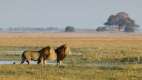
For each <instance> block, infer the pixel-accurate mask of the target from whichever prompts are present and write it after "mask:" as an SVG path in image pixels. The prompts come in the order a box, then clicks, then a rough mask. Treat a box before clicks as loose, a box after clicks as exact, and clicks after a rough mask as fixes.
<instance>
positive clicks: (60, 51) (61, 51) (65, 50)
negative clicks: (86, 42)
mask: <svg viewBox="0 0 142 80" xmlns="http://www.w3.org/2000/svg"><path fill="white" fill-rule="evenodd" d="M55 52H56V54H57V64H58V65H61V64H62V63H63V60H64V58H65V57H66V56H67V55H68V54H70V48H69V47H68V46H67V45H66V44H63V45H61V46H59V47H57V48H56V49H55Z"/></svg>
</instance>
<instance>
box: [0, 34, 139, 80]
mask: <svg viewBox="0 0 142 80" xmlns="http://www.w3.org/2000/svg"><path fill="white" fill-rule="evenodd" d="M141 35H142V34H139V33H127V34H126V33H1V34H0V60H18V61H19V60H20V54H21V52H22V51H23V50H27V49H32V50H38V49H40V48H41V47H44V46H47V45H51V46H52V47H57V46H59V45H60V44H63V43H66V44H68V45H69V46H70V48H71V51H72V55H69V56H68V57H67V58H66V59H65V64H67V65H66V66H65V67H60V68H59V67H57V66H55V65H46V66H42V65H19V64H16V65H10V64H9V65H0V80H31V79H32V80H141V78H142V76H141V75H142V64H141V63H142V36H141ZM8 51H15V53H13V52H12V53H11V52H8ZM18 51H21V52H18ZM113 64H115V65H113Z"/></svg>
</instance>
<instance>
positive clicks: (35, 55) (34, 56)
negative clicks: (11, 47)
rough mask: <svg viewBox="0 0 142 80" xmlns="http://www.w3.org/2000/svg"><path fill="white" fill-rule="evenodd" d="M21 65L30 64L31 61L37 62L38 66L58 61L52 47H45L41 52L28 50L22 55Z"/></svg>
mask: <svg viewBox="0 0 142 80" xmlns="http://www.w3.org/2000/svg"><path fill="white" fill-rule="evenodd" d="M21 58H22V60H21V64H23V63H24V62H25V61H26V62H27V63H28V64H30V63H31V61H32V60H33V61H37V64H46V61H47V60H56V58H57V56H56V53H55V50H54V49H53V48H51V47H50V46H47V47H44V48H42V49H41V50H39V51H31V50H27V51H24V52H23V53H22V56H21Z"/></svg>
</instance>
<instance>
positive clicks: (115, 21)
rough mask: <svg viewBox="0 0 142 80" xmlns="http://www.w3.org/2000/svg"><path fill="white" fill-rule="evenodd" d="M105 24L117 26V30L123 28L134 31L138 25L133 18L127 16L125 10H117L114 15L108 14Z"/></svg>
mask: <svg viewBox="0 0 142 80" xmlns="http://www.w3.org/2000/svg"><path fill="white" fill-rule="evenodd" d="M104 25H107V26H118V30H119V31H120V30H121V29H124V31H126V32H134V31H135V29H136V28H137V27H139V26H138V25H137V24H136V23H135V21H134V20H133V19H131V18H130V17H129V15H128V14H127V13H126V12H119V13H117V14H116V15H110V16H109V18H108V20H107V22H105V23H104Z"/></svg>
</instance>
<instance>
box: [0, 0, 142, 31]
mask: <svg viewBox="0 0 142 80" xmlns="http://www.w3.org/2000/svg"><path fill="white" fill-rule="evenodd" d="M120 11H125V12H127V13H129V16H130V17H131V18H132V19H134V20H135V21H136V23H137V24H139V25H142V22H141V21H142V17H141V16H142V0H0V27H9V26H16V27H17V26H30V27H46V26H58V27H65V26H67V25H71V26H75V27H78V28H95V27H97V26H101V25H103V23H104V22H105V21H106V20H107V18H108V17H109V15H110V14H116V13H117V12H120Z"/></svg>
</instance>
